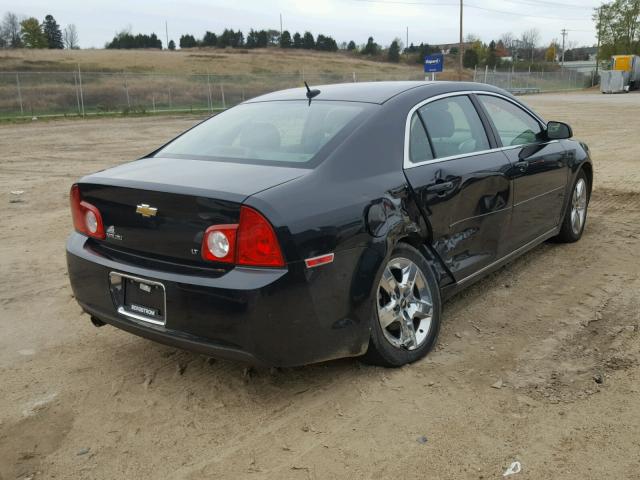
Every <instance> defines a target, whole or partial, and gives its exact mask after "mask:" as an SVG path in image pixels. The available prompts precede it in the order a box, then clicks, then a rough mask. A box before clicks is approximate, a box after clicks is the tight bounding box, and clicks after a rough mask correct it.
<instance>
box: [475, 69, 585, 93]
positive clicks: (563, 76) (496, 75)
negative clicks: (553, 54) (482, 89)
mask: <svg viewBox="0 0 640 480" xmlns="http://www.w3.org/2000/svg"><path fill="white" fill-rule="evenodd" d="M473 80H474V82H480V83H488V84H489V85H495V86H496V87H500V88H502V89H504V90H507V91H509V92H512V93H515V94H525V93H540V92H558V91H563V90H578V89H582V88H589V87H592V86H594V85H596V84H597V83H598V78H597V77H596V75H595V72H590V73H583V72H579V71H577V70H572V69H562V70H558V71H555V72H513V71H509V72H496V71H493V70H489V69H485V70H477V71H475V72H474V76H473Z"/></svg>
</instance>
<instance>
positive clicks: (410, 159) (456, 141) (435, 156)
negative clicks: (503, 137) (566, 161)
mask: <svg viewBox="0 0 640 480" xmlns="http://www.w3.org/2000/svg"><path fill="white" fill-rule="evenodd" d="M405 137H406V138H405V175H406V177H407V179H408V181H409V183H410V185H411V187H412V188H413V190H414V193H415V195H416V199H417V202H418V204H419V206H420V208H421V209H422V211H423V214H424V215H425V217H426V219H427V220H428V221H429V223H430V225H431V228H432V236H433V243H434V247H435V249H436V251H437V252H438V254H439V255H440V256H441V258H442V259H443V261H444V262H445V263H446V265H447V266H448V268H449V269H450V271H451V272H452V273H453V275H454V277H455V278H456V280H461V279H462V278H464V277H466V276H468V275H471V274H473V273H474V272H476V271H478V270H480V269H481V268H483V267H485V266H487V265H489V264H490V263H492V262H494V261H495V260H496V259H497V258H499V256H500V255H501V254H502V251H501V249H502V245H503V243H502V241H503V237H504V235H505V227H506V225H508V222H509V219H510V214H511V204H512V189H511V181H510V179H509V177H508V175H507V173H508V171H509V170H510V168H511V164H510V162H509V160H508V159H507V157H506V156H505V155H504V154H503V153H502V152H501V151H499V150H497V149H496V148H495V147H496V144H495V139H494V138H493V134H492V132H491V130H490V127H489V124H488V123H487V121H486V119H484V118H483V117H481V115H480V114H479V113H478V110H477V109H476V106H475V105H474V101H473V100H472V98H471V96H469V95H466V94H454V95H449V96H446V97H444V98H436V99H432V100H431V99H430V100H427V101H426V102H423V104H419V105H417V106H416V107H414V109H412V111H411V113H410V116H409V118H408V120H407V131H406V134H405Z"/></svg>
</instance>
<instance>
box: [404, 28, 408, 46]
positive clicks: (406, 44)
mask: <svg viewBox="0 0 640 480" xmlns="http://www.w3.org/2000/svg"><path fill="white" fill-rule="evenodd" d="M404 48H409V27H407V43H405V45H404Z"/></svg>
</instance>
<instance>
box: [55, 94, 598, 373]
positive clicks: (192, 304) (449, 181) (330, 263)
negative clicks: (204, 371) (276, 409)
mask: <svg viewBox="0 0 640 480" xmlns="http://www.w3.org/2000/svg"><path fill="white" fill-rule="evenodd" d="M571 137H572V131H571V128H570V127H569V126H568V125H566V124H564V123H561V122H554V121H549V122H546V121H544V120H543V119H542V118H541V117H540V116H539V115H537V114H536V113H535V112H533V111H532V110H531V109H530V108H528V107H527V106H526V105H524V104H523V103H522V102H520V101H519V100H518V99H516V98H514V97H513V96H511V95H510V94H508V93H506V92H505V91H502V90H500V89H498V88H494V87H491V86H487V85H481V84H477V83H458V82H456V83H449V82H434V83H426V82H379V83H353V84H344V85H324V86H319V87H318V88H317V89H314V90H310V89H309V87H307V88H306V89H305V88H299V89H291V90H285V91H280V92H275V93H271V94H267V95H264V96H261V97H257V98H255V99H253V100H249V101H247V102H244V103H242V104H240V105H238V106H236V107H234V108H231V109H229V110H227V111H225V112H224V113H221V114H219V115H216V116H214V117H212V118H209V119H208V120H206V121H204V122H202V123H200V124H199V125H197V126H195V127H194V128H192V129H190V130H188V131H187V132H185V133H183V134H181V135H180V136H178V137H177V138H175V139H173V140H172V141H170V142H169V143H167V144H166V145H164V146H162V147H161V148H159V149H158V150H156V151H154V152H152V153H150V154H149V155H146V156H145V157H143V158H141V159H139V160H137V161H134V162H131V163H127V164H124V165H120V166H117V167H115V168H111V169H108V170H104V171H102V172H99V173H96V174H93V175H89V176H86V177H84V178H82V179H81V180H80V181H78V183H76V184H74V185H73V186H72V188H71V211H72V216H73V223H74V227H75V232H74V233H72V234H71V236H70V237H69V239H68V242H67V263H68V269H69V278H70V281H71V285H72V287H73V292H74V294H75V298H76V299H77V301H78V302H79V304H80V306H81V307H82V309H83V310H84V311H85V312H87V313H88V314H89V315H90V316H91V319H92V321H93V323H94V324H95V325H97V326H101V325H104V324H105V323H108V324H111V325H113V326H115V327H118V328H121V329H123V330H126V331H128V332H131V333H133V334H136V335H139V336H142V337H146V338H149V339H151V340H155V341H157V342H161V343H164V344H169V345H173V346H177V347H180V348H184V349H188V350H192V351H195V352H200V353H203V354H205V355H210V356H214V357H223V358H230V359H235V360H241V361H246V362H250V363H252V364H261V365H272V366H293V365H302V364H308V363H313V362H319V361H325V360H330V359H335V358H339V357H347V356H363V358H364V359H365V360H366V361H369V362H371V363H375V364H379V365H384V366H390V367H395V366H400V365H403V364H406V363H410V362H413V361H415V360H418V359H419V358H421V357H423V356H424V355H426V354H427V352H429V350H430V349H431V348H432V347H433V345H434V343H435V341H436V337H437V335H438V330H439V328H440V323H441V318H442V304H443V302H444V301H445V300H446V299H448V298H449V297H451V296H452V295H454V294H455V293H456V292H459V291H460V290H461V289H463V288H465V287H467V286H469V285H471V284H472V283H473V282H475V281H477V280H478V279H480V278H482V277H483V276H485V275H487V274H488V273H490V272H492V271H494V270H496V269H498V268H499V267H501V266H502V265H504V264H505V263H506V262H508V261H510V260H512V259H513V258H515V257H517V256H519V255H522V254H523V253H525V252H526V251H527V250H529V249H531V248H533V247H535V246H536V245H538V244H540V243H541V242H544V241H545V240H548V239H552V238H553V239H555V240H557V241H561V242H575V241H577V240H578V239H580V237H581V236H582V232H583V230H584V226H585V221H586V215H587V207H588V204H589V196H590V193H591V186H592V184H593V173H592V165H591V160H590V157H589V150H588V148H587V146H586V145H585V144H584V143H581V142H579V141H576V140H572V139H571ZM549 268H553V266H552V265H550V266H549ZM514 301H516V300H514Z"/></svg>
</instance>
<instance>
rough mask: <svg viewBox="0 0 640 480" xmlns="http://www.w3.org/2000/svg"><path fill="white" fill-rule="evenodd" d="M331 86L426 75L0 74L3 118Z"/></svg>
mask: <svg viewBox="0 0 640 480" xmlns="http://www.w3.org/2000/svg"><path fill="white" fill-rule="evenodd" d="M305 80H306V81H307V82H308V83H309V85H320V84H327V83H344V82H364V81H380V80H424V74H423V73H421V72H419V71H418V72H416V74H415V75H406V74H397V75H394V74H387V73H385V74H380V73H376V72H371V73H355V72H347V73H318V74H308V73H304V74H302V73H283V74H247V75H207V74H200V75H169V74H140V73H93V72H80V71H75V72H0V118H10V117H38V116H48V115H56V116H58V115H70V116H71V115H73V116H75V115H81V116H82V115H100V114H114V113H118V114H128V113H138V114H139V113H162V112H184V111H205V112H206V111H208V112H213V111H216V110H222V109H225V108H227V107H230V106H233V105H236V104H238V103H240V102H242V101H244V100H245V99H248V98H252V97H255V96H257V95H261V94H264V93H268V92H272V91H275V90H282V89H285V88H292V87H300V86H301V85H302V84H303V82H304V81H305Z"/></svg>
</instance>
